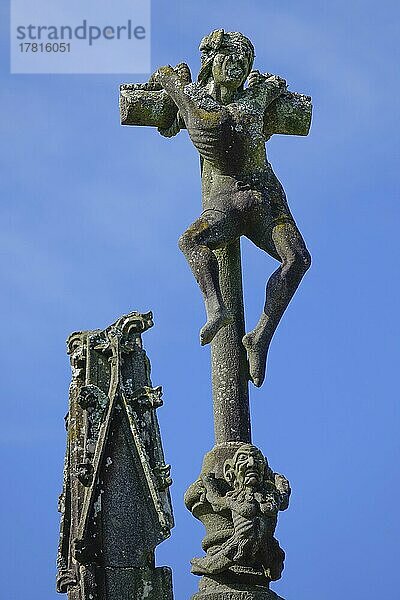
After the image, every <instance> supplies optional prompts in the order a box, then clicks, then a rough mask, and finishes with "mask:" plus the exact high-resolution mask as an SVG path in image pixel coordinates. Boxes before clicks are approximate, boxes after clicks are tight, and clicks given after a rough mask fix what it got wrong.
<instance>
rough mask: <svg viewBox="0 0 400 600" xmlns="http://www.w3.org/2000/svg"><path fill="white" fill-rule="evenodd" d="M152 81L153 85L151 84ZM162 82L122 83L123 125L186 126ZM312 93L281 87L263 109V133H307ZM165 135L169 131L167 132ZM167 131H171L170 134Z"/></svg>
mask: <svg viewBox="0 0 400 600" xmlns="http://www.w3.org/2000/svg"><path fill="white" fill-rule="evenodd" d="M150 83H151V85H149V84H150ZM160 88H162V86H161V84H160V83H159V82H156V81H154V80H153V81H151V78H150V80H149V82H148V83H147V84H132V83H128V84H122V85H121V87H120V116H121V125H142V126H150V127H157V128H158V129H159V130H161V133H163V132H168V131H173V133H172V134H171V135H174V134H175V133H177V132H178V131H179V130H180V129H184V128H185V124H184V122H183V119H182V118H179V115H178V106H177V105H176V103H175V102H174V100H173V99H172V97H171V95H170V94H169V93H167V91H166V90H165V89H160ZM311 116H312V102H311V97H310V96H306V95H304V94H298V93H296V92H289V91H283V92H282V91H280V93H279V94H278V97H275V98H274V99H271V101H270V103H269V104H268V106H267V107H266V109H265V113H264V135H265V137H266V139H268V138H269V137H271V135H273V134H283V135H302V136H305V135H308V133H309V130H310V125H311ZM164 135H166V134H165V133H164ZM167 135H168V134H167Z"/></svg>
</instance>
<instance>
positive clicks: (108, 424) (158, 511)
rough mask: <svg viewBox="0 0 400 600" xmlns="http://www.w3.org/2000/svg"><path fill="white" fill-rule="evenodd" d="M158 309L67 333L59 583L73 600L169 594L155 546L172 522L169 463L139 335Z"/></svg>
mask: <svg viewBox="0 0 400 600" xmlns="http://www.w3.org/2000/svg"><path fill="white" fill-rule="evenodd" d="M152 325H153V321H152V315H151V313H147V314H140V313H131V314H129V315H126V316H124V317H121V318H120V319H118V321H117V322H116V323H114V324H113V325H111V326H110V327H108V328H107V329H106V330H104V331H101V330H95V331H84V332H77V333H74V334H72V335H71V336H70V337H69V339H68V342H67V344H68V353H69V355H70V359H71V368H72V383H71V386H70V398H69V413H68V418H67V431H68V440H67V452H66V459H65V469H64V486H63V492H62V494H61V497H60V512H61V532H60V546H59V554H58V560H57V566H58V575H57V590H58V591H59V592H67V593H68V596H69V599H70V600H136V599H138V600H139V599H141V598H143V599H144V598H146V599H148V600H160V599H162V600H172V584H171V573H170V570H169V569H168V568H166V567H163V568H158V569H156V568H155V566H154V550H155V548H156V546H157V545H158V544H159V543H160V542H162V541H163V540H164V539H166V538H167V537H169V535H170V529H171V527H172V526H173V517H172V506H171V500H170V495H169V490H168V488H169V485H170V484H171V478H170V475H169V471H170V467H169V465H166V464H165V461H164V455H163V450H162V446H161V438H160V432H159V427H158V421H157V417H156V414H155V410H156V409H157V408H158V407H159V406H161V404H162V399H161V395H162V390H161V388H160V387H158V388H153V387H152V385H151V380H150V363H149V360H148V358H147V356H146V353H145V351H144V349H143V347H142V341H141V334H142V333H143V332H144V331H146V329H148V328H149V327H151V326H152Z"/></svg>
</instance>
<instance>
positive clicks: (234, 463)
mask: <svg viewBox="0 0 400 600" xmlns="http://www.w3.org/2000/svg"><path fill="white" fill-rule="evenodd" d="M267 468H268V464H267V460H266V458H265V457H264V456H263V454H262V453H261V452H260V450H259V449H258V448H256V446H253V445H252V444H242V446H240V448H239V449H238V450H237V451H236V453H235V455H234V456H233V458H232V459H231V460H230V459H228V460H226V461H225V464H224V477H225V479H226V481H227V482H228V483H229V485H230V486H231V487H232V488H235V489H238V488H239V489H240V488H257V487H259V486H260V485H261V484H262V483H263V481H264V477H265V473H266V469H267Z"/></svg>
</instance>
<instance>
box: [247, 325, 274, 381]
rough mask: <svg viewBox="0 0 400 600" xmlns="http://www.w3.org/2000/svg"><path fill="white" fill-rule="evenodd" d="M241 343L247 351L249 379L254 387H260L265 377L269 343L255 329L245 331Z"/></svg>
mask: <svg viewBox="0 0 400 600" xmlns="http://www.w3.org/2000/svg"><path fill="white" fill-rule="evenodd" d="M242 343H243V346H244V347H245V348H246V352H247V358H248V361H249V371H250V379H251V381H252V382H253V383H254V385H255V386H256V387H261V386H262V384H263V382H264V379H265V369H266V364H267V353H268V348H269V343H268V342H267V341H266V340H265V338H264V336H261V335H260V334H258V333H257V331H256V330H254V331H251V332H250V333H247V334H246V335H245V336H244V337H243V339H242Z"/></svg>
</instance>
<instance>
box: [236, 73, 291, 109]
mask: <svg viewBox="0 0 400 600" xmlns="http://www.w3.org/2000/svg"><path fill="white" fill-rule="evenodd" d="M248 86H249V87H248V88H247V90H246V91H247V93H248V94H251V95H252V96H253V97H254V98H255V99H256V100H257V101H258V102H259V104H261V106H262V107H263V108H267V106H268V105H269V104H271V102H273V101H274V100H276V99H277V98H278V97H279V96H280V95H281V94H283V93H284V92H287V84H286V81H285V80H284V79H282V77H279V76H278V75H271V74H270V73H265V74H262V73H260V71H251V73H250V75H249V77H248Z"/></svg>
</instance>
